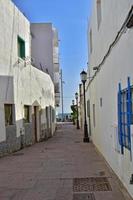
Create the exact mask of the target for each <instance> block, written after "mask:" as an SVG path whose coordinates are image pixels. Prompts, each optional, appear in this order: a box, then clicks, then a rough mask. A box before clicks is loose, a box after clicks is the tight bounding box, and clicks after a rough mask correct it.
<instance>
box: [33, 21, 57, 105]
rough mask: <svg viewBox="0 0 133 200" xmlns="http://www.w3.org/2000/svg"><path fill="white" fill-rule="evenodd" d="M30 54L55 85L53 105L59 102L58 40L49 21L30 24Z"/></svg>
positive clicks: (55, 31)
mask: <svg viewBox="0 0 133 200" xmlns="http://www.w3.org/2000/svg"><path fill="white" fill-rule="evenodd" d="M31 34H32V40H31V44H32V45H31V56H32V60H33V64H34V65H35V67H37V68H38V69H40V70H42V71H44V72H46V73H48V74H49V75H50V76H51V78H52V80H53V82H54V85H55V105H56V106H59V103H60V87H59V85H60V74H59V40H58V32H57V30H56V29H55V28H54V27H53V26H52V24H51V23H32V24H31Z"/></svg>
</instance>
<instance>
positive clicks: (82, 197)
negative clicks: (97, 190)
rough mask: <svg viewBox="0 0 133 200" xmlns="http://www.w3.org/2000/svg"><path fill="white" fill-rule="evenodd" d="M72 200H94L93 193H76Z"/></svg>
mask: <svg viewBox="0 0 133 200" xmlns="http://www.w3.org/2000/svg"><path fill="white" fill-rule="evenodd" d="M73 200H95V196H94V194H93V193H76V194H73Z"/></svg>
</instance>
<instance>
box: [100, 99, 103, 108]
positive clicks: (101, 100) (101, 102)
mask: <svg viewBox="0 0 133 200" xmlns="http://www.w3.org/2000/svg"><path fill="white" fill-rule="evenodd" d="M102 106H103V99H102V98H100V107H102Z"/></svg>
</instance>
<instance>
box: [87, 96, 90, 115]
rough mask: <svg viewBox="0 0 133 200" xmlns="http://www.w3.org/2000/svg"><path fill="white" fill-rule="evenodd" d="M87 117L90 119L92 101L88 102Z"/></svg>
mask: <svg viewBox="0 0 133 200" xmlns="http://www.w3.org/2000/svg"><path fill="white" fill-rule="evenodd" d="M87 116H88V117H90V100H88V101H87Z"/></svg>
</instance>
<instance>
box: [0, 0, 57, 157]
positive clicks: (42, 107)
mask: <svg viewBox="0 0 133 200" xmlns="http://www.w3.org/2000/svg"><path fill="white" fill-rule="evenodd" d="M0 10H1V11H0V27H1V28H0V91H1V94H0V156H2V155H5V154H6V153H10V152H14V151H17V150H18V149H20V148H23V147H24V146H27V145H31V144H33V143H35V142H38V141H41V140H44V139H46V138H48V137H51V136H52V135H53V134H54V131H55V95H54V84H53V81H52V80H51V77H50V76H49V74H47V73H46V72H42V71H41V70H39V69H37V68H35V67H34V66H32V65H31V33H30V22H29V21H28V20H27V19H26V18H25V16H24V15H23V14H22V13H21V12H20V11H19V9H18V8H17V7H16V6H15V5H14V4H13V3H12V1H10V0H1V1H0Z"/></svg>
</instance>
